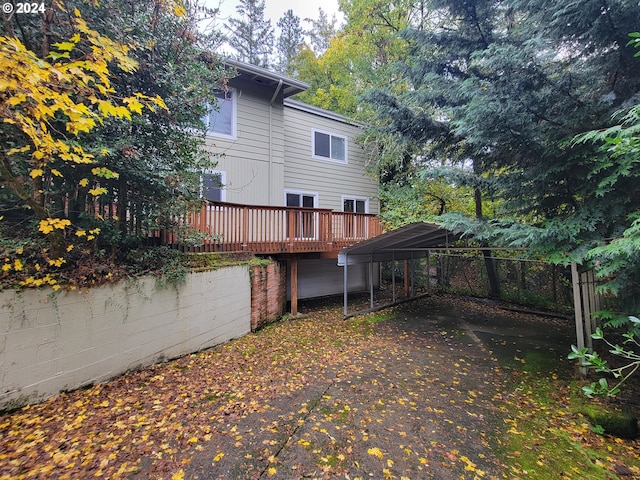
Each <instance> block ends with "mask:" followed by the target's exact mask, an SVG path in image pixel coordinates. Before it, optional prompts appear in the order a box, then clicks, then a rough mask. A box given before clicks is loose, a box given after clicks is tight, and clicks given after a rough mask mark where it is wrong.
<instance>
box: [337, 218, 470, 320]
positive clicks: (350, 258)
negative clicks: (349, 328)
mask: <svg viewBox="0 0 640 480" xmlns="http://www.w3.org/2000/svg"><path fill="white" fill-rule="evenodd" d="M458 239H459V235H457V234H455V233H453V232H451V231H450V230H447V229H444V228H442V227H440V226H438V225H436V224H434V223H426V222H417V223H410V224H409V225H405V226H404V227H401V228H398V229H396V230H392V231H390V232H387V233H383V234H382V235H378V236H377V237H374V238H371V239H369V240H365V241H363V242H360V243H357V244H355V245H352V246H350V247H346V248H343V249H342V250H340V252H339V253H338V266H341V267H344V316H345V317H347V316H349V312H348V289H347V285H348V279H349V265H360V264H369V297H370V306H371V309H373V308H374V295H373V285H374V282H373V264H374V263H380V262H392V263H393V265H394V267H395V262H396V261H405V272H406V273H408V275H406V274H405V282H407V281H410V282H411V285H413V268H412V267H411V266H412V263H413V262H412V260H416V259H420V258H425V257H426V258H427V259H428V258H429V252H430V251H431V250H435V249H447V248H449V243H450V242H452V241H454V240H458ZM427 262H428V260H427ZM407 270H408V272H407ZM392 272H393V273H392V284H393V299H392V302H391V303H390V304H387V305H384V306H380V307H378V308H385V307H388V306H391V305H394V304H395V303H397V302H396V292H395V268H392ZM407 287H408V285H407V284H406V283H405V288H407Z"/></svg>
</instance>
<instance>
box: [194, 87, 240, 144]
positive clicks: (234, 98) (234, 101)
mask: <svg viewBox="0 0 640 480" xmlns="http://www.w3.org/2000/svg"><path fill="white" fill-rule="evenodd" d="M222 93H224V94H226V95H229V96H230V97H231V133H230V134H227V133H221V132H216V131H213V130H210V129H209V119H210V117H209V115H210V113H211V111H212V110H210V111H209V112H207V114H206V116H205V117H203V119H202V121H203V122H204V124H205V125H206V127H207V135H208V136H210V137H216V138H225V139H228V140H236V139H237V138H238V92H237V90H236V89H235V88H229V89H228V90H227V91H225V92H222Z"/></svg>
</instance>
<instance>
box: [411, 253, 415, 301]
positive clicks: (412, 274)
mask: <svg viewBox="0 0 640 480" xmlns="http://www.w3.org/2000/svg"><path fill="white" fill-rule="evenodd" d="M415 270H416V264H415V262H414V261H413V252H411V296H412V297H415V296H416V282H415V278H414V275H415Z"/></svg>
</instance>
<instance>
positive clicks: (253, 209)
mask: <svg viewBox="0 0 640 480" xmlns="http://www.w3.org/2000/svg"><path fill="white" fill-rule="evenodd" d="M185 232H191V234H193V232H197V233H198V234H201V236H202V238H201V239H200V240H202V241H199V242H198V244H197V245H189V244H188V242H185V241H184V240H185V238H186V235H185ZM380 233H382V226H381V225H380V221H379V219H378V218H377V217H376V216H374V215H369V214H363V213H350V212H334V211H332V210H328V209H321V208H297V207H270V206H255V205H241V204H233V203H224V202H207V203H204V204H203V205H202V207H201V209H200V211H194V212H191V213H189V214H188V215H185V216H184V217H181V218H179V219H176V228H175V229H173V230H163V231H162V232H160V241H161V243H163V244H165V245H174V246H176V247H178V248H181V249H182V250H185V251H191V252H234V251H235V252H237V251H246V252H253V253H274V254H275V253H299V252H336V251H338V250H340V249H341V248H343V247H346V246H349V245H353V244H354V243H358V242H360V241H362V240H366V239H368V238H371V237H374V236H376V235H379V234H380Z"/></svg>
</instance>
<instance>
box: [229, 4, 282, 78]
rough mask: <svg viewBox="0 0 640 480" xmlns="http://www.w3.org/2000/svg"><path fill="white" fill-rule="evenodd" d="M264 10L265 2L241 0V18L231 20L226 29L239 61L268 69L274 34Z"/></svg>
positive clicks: (237, 7) (238, 10)
mask: <svg viewBox="0 0 640 480" xmlns="http://www.w3.org/2000/svg"><path fill="white" fill-rule="evenodd" d="M264 8H265V5H264V0H239V2H238V5H237V6H236V12H237V14H238V16H239V17H238V18H230V19H229V24H228V25H227V26H226V28H227V30H228V31H229V37H228V40H227V41H228V43H229V46H231V47H232V48H233V49H234V50H235V52H236V54H237V59H238V60H240V61H242V62H246V63H251V64H253V65H258V66H260V67H265V68H267V67H269V63H270V61H269V57H270V55H271V52H272V50H273V42H274V32H273V27H272V26H271V20H268V19H265V17H264Z"/></svg>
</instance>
